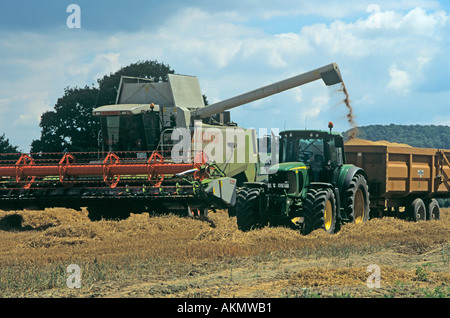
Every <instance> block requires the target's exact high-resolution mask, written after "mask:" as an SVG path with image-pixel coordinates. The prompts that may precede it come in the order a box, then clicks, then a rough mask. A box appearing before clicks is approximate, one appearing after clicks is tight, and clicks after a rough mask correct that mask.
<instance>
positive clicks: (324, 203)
mask: <svg viewBox="0 0 450 318" xmlns="http://www.w3.org/2000/svg"><path fill="white" fill-rule="evenodd" d="M303 215H304V217H305V220H304V223H303V227H302V230H301V232H302V234H305V235H306V234H309V233H311V232H312V231H314V230H317V229H319V228H323V229H324V230H325V231H326V232H327V233H330V234H333V233H335V231H336V197H335V195H334V191H333V190H332V189H329V188H327V189H309V191H308V193H307V196H306V199H305V206H304V209H303Z"/></svg>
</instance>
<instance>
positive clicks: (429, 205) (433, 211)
mask: <svg viewBox="0 0 450 318" xmlns="http://www.w3.org/2000/svg"><path fill="white" fill-rule="evenodd" d="M424 203H425V207H426V211H427V212H426V213H427V220H439V219H440V218H441V209H440V207H439V202H437V200H436V199H431V200H426V201H425V202H424Z"/></svg>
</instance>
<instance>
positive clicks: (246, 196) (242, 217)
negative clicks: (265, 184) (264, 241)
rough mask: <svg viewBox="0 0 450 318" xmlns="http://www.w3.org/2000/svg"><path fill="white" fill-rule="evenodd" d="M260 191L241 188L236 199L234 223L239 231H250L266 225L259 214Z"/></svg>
mask: <svg viewBox="0 0 450 318" xmlns="http://www.w3.org/2000/svg"><path fill="white" fill-rule="evenodd" d="M262 196H263V194H262V190H261V189H258V188H242V189H241V190H240V191H239V192H238V195H237V199H236V221H237V225H238V228H239V230H241V231H250V230H252V229H256V228H261V227H263V226H265V225H267V223H268V222H267V220H266V218H265V217H264V215H262V213H261V209H260V208H261V201H262V199H263V197H262Z"/></svg>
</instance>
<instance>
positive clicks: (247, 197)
mask: <svg viewBox="0 0 450 318" xmlns="http://www.w3.org/2000/svg"><path fill="white" fill-rule="evenodd" d="M329 128H330V131H319V130H289V131H283V132H281V133H280V136H279V160H278V161H279V162H278V163H277V164H274V165H273V166H272V167H270V169H269V170H268V180H267V181H266V182H247V183H245V184H244V186H243V187H240V188H239V189H238V193H237V202H236V218H237V224H238V228H239V229H240V230H242V231H248V230H251V229H254V228H260V227H263V226H266V225H268V224H269V223H270V224H277V223H279V221H280V219H281V220H282V222H283V224H289V225H290V226H293V227H296V228H298V229H299V230H300V231H301V233H302V234H308V233H310V232H312V231H314V230H316V229H320V228H322V229H324V230H325V231H326V232H328V233H330V234H333V233H335V232H336V231H338V230H339V227H340V225H341V224H342V223H346V222H354V223H362V222H364V221H367V220H368V219H369V191H368V186H367V176H366V173H365V172H364V170H363V169H361V168H359V167H356V166H354V165H351V164H347V163H346V159H345V152H344V141H343V137H342V135H341V134H339V133H335V132H332V128H333V124H332V123H331V122H330V123H329ZM286 221H287V222H286Z"/></svg>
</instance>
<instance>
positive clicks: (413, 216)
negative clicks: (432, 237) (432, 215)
mask: <svg viewBox="0 0 450 318" xmlns="http://www.w3.org/2000/svg"><path fill="white" fill-rule="evenodd" d="M426 211H427V209H426V207H425V203H424V202H423V200H422V199H420V198H417V199H415V200H414V201H413V202H412V203H411V204H410V205H409V206H408V207H407V215H408V220H410V221H414V222H417V221H421V220H426V219H427V212H426Z"/></svg>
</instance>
